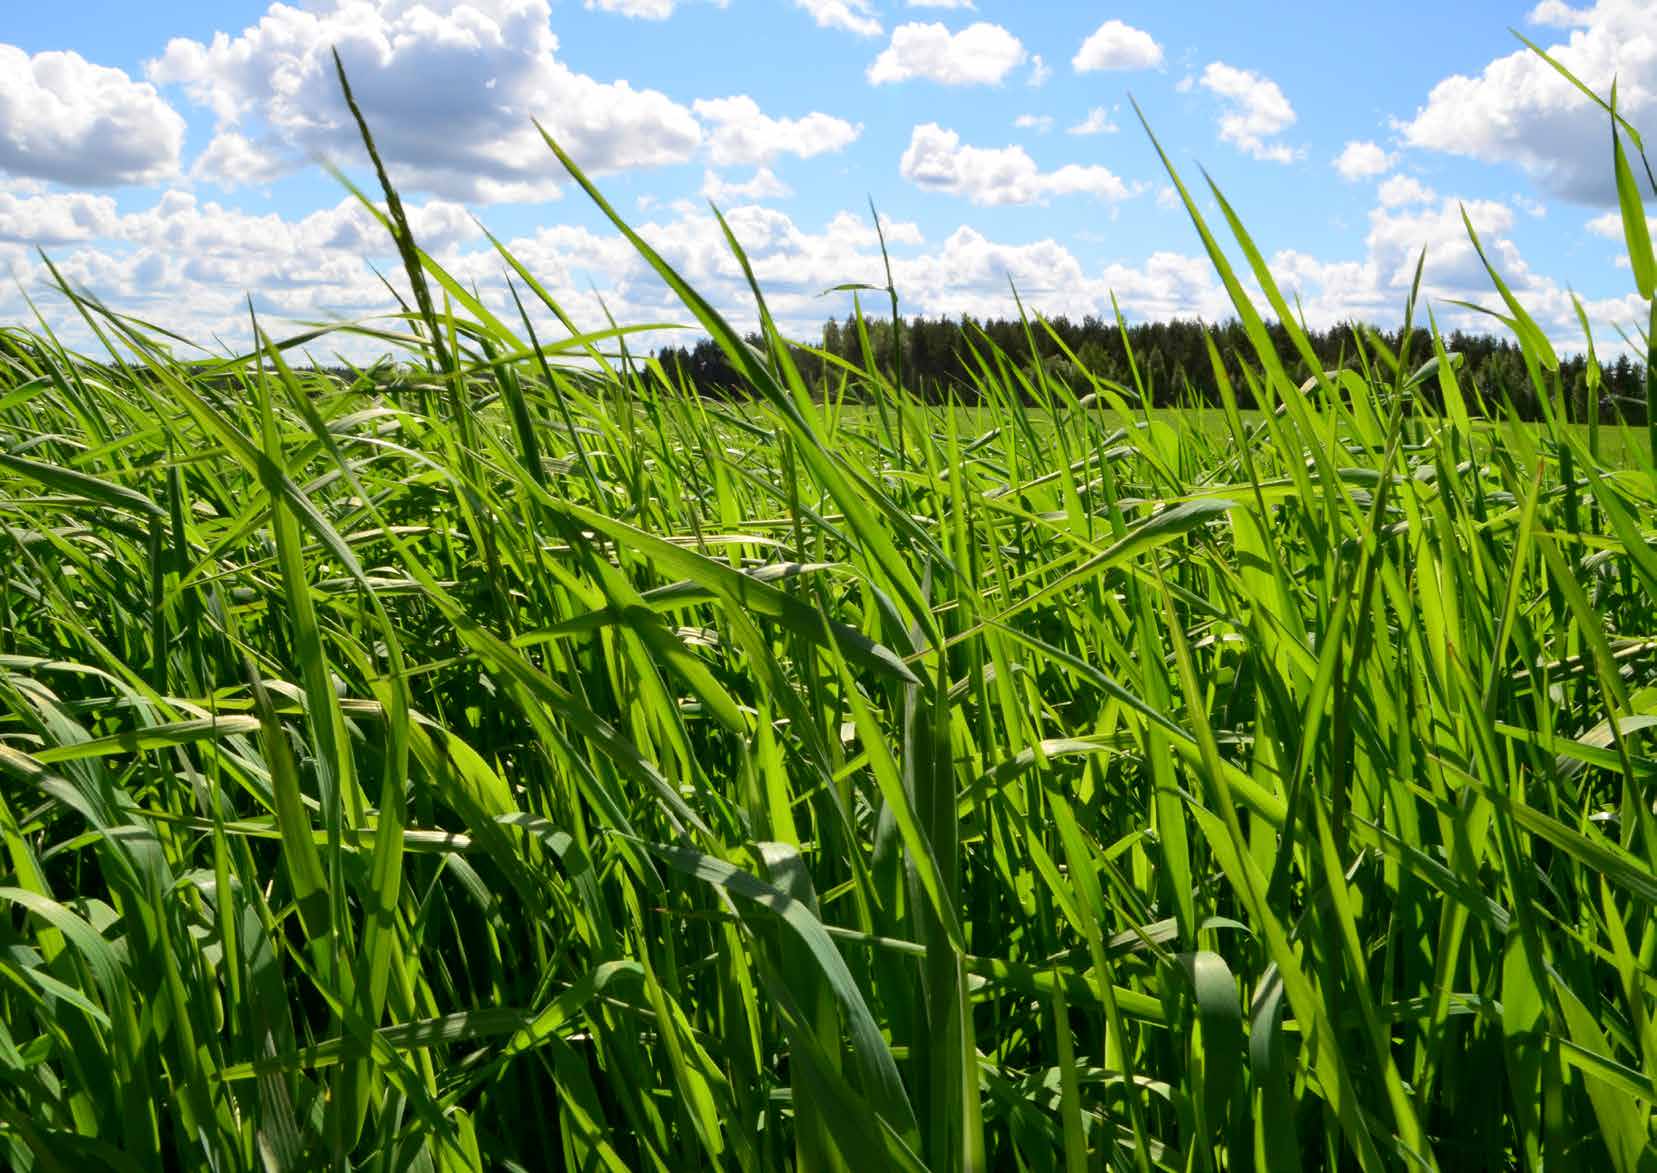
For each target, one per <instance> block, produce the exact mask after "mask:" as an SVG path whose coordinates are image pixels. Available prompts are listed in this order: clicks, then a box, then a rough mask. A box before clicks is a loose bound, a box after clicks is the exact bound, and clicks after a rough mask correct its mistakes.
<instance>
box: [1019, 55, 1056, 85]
mask: <svg viewBox="0 0 1657 1173" xmlns="http://www.w3.org/2000/svg"><path fill="white" fill-rule="evenodd" d="M1052 76H1053V71H1052V69H1051V68H1049V67H1048V64H1047V62H1045V61H1043V60H1042V59H1041V54H1040V53H1037V54H1036V55H1035V56H1033V57H1031V58H1030V76H1029V78H1028V79H1027V80H1026V81H1025V84H1026V85H1028V86H1032V87H1035V88H1037V89H1039V88H1040V87H1042V86H1044V85H1046V84H1047V79H1048V78H1050V77H1052Z"/></svg>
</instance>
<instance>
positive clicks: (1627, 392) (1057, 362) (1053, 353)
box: [656, 315, 1646, 423]
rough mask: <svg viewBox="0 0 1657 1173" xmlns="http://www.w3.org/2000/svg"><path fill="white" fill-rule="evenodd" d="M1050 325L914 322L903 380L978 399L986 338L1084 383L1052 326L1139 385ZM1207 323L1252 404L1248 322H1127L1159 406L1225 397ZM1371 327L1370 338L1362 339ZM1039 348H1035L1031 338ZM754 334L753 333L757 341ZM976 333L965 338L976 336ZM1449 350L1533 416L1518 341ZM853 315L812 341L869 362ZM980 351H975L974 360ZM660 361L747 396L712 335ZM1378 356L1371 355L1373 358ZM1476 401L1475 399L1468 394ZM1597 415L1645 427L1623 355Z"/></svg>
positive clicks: (907, 334)
mask: <svg viewBox="0 0 1657 1173" xmlns="http://www.w3.org/2000/svg"><path fill="white" fill-rule="evenodd" d="M864 325H865V328H866V331H867V334H868V341H869V349H870V351H871V352H872V354H873V356H874V360H875V362H876V363H877V365H878V366H879V368H880V370H881V371H882V372H883V373H884V374H886V376H887V377H890V376H891V374H892V366H893V348H892V327H891V320H890V319H889V318H865V319H864ZM1048 325H1050V326H1051V327H1052V333H1051V334H1050V333H1048V331H1047V330H1046V329H1044V328H1043V327H1042V325H1041V324H1040V323H1032V324H1031V325H1030V327H1029V328H1028V331H1027V330H1026V326H1025V324H1024V323H1023V322H1020V321H1017V320H1012V321H1008V320H1004V319H995V320H989V321H982V320H978V319H972V318H963V319H961V320H951V319H948V318H935V319H933V318H921V317H916V318H910V319H908V320H906V321H904V323H903V328H902V331H901V340H902V342H901V361H902V365H903V382H904V385H905V386H906V387H908V388H909V389H910V390H911V391H914V392H916V393H918V394H920V395H922V396H923V397H924V398H926V399H928V400H930V401H933V402H944V401H948V400H951V399H954V400H956V401H960V402H969V403H970V402H972V401H973V400H974V398H975V397H976V392H975V376H977V375H978V374H979V369H980V368H979V365H978V364H979V362H980V360H982V361H984V362H987V363H990V364H991V366H992V370H993V367H994V364H995V362H996V361H997V360H996V359H995V358H994V357H993V351H992V349H991V348H990V347H988V346H986V345H984V340H985V339H988V340H989V342H991V343H993V344H994V349H995V350H999V351H1000V352H1001V353H1002V354H1003V355H1005V356H1006V360H1007V361H1010V362H1011V363H1013V364H1015V365H1016V366H1018V367H1019V368H1020V369H1021V370H1022V371H1024V372H1025V373H1026V374H1031V373H1033V370H1034V363H1035V362H1036V361H1039V362H1040V363H1041V365H1042V367H1043V368H1044V370H1045V371H1046V373H1047V374H1048V375H1049V376H1052V377H1056V378H1059V379H1062V380H1065V381H1066V382H1068V383H1069V384H1070V385H1071V386H1072V387H1081V386H1085V383H1086V379H1085V376H1083V375H1082V374H1081V372H1079V371H1077V370H1076V369H1075V367H1076V364H1074V363H1072V362H1071V360H1070V359H1069V358H1068V357H1067V356H1066V354H1065V352H1064V349H1063V348H1061V347H1060V346H1059V343H1058V342H1057V341H1056V340H1055V339H1054V337H1053V335H1054V334H1056V335H1057V336H1058V338H1059V339H1062V340H1063V341H1064V346H1065V347H1067V348H1068V349H1069V351H1070V352H1071V353H1072V354H1074V355H1075V356H1076V359H1077V360H1079V363H1080V365H1081V366H1082V367H1084V368H1085V369H1086V370H1088V371H1091V372H1092V373H1093V374H1095V375H1097V376H1099V377H1100V378H1103V379H1108V380H1111V381H1114V382H1117V383H1120V384H1122V385H1124V386H1127V387H1132V386H1133V385H1134V379H1133V375H1132V372H1131V371H1130V369H1129V364H1128V360H1127V353H1126V351H1125V349H1124V347H1123V341H1122V334H1121V332H1120V331H1119V330H1118V329H1117V326H1116V323H1115V322H1113V321H1106V320H1104V319H1101V318H1097V317H1093V316H1091V315H1090V316H1088V317H1085V318H1083V319H1081V320H1080V321H1076V320H1074V319H1071V318H1065V317H1059V318H1051V319H1048ZM1267 329H1268V330H1269V332H1270V334H1271V337H1272V340H1273V341H1274V342H1275V343H1276V346H1277V353H1278V356H1279V357H1280V358H1281V359H1282V361H1283V364H1284V367H1285V369H1286V370H1287V371H1289V373H1290V374H1291V375H1293V376H1294V377H1296V378H1297V379H1304V378H1306V377H1307V376H1309V375H1310V374H1311V372H1310V371H1309V370H1307V369H1305V363H1304V362H1302V361H1301V358H1300V355H1299V353H1298V352H1297V351H1296V349H1295V347H1294V344H1293V343H1292V342H1291V341H1290V339H1289V334H1288V331H1287V330H1285V329H1284V328H1283V327H1282V326H1281V325H1278V324H1276V323H1272V324H1269V325H1268V327H1267ZM1205 330H1212V331H1213V333H1214V336H1215V342H1216V343H1217V344H1218V347H1219V350H1220V353H1221V355H1222V356H1224V358H1225V361H1226V364H1227V366H1228V369H1229V370H1230V373H1231V375H1232V378H1233V385H1234V386H1235V387H1236V390H1237V394H1238V398H1239V402H1241V403H1243V404H1244V405H1245V406H1246V405H1247V404H1248V402H1249V398H1250V396H1249V392H1248V389H1247V386H1246V385H1245V384H1244V383H1243V381H1242V380H1241V379H1240V378H1239V377H1238V376H1239V370H1238V365H1237V362H1238V360H1237V356H1238V355H1240V354H1241V355H1250V356H1252V354H1253V350H1252V348H1251V347H1250V346H1249V343H1248V339H1247V336H1246V334H1245V333H1244V330H1243V326H1242V324H1241V323H1240V322H1237V321H1235V320H1233V321H1229V322H1226V323H1223V324H1221V325H1218V326H1205V325H1203V324H1202V323H1199V322H1197V321H1194V320H1175V321H1169V322H1141V323H1137V324H1134V325H1130V326H1128V328H1127V336H1128V342H1129V344H1130V345H1131V346H1132V349H1133V357H1134V362H1135V363H1137V364H1138V367H1139V375H1140V379H1141V380H1142V381H1143V384H1144V386H1145V387H1146V388H1147V390H1148V391H1149V393H1150V396H1151V399H1152V402H1153V405H1155V406H1159V407H1162V406H1193V405H1198V404H1211V405H1218V404H1219V392H1218V389H1217V388H1216V387H1215V386H1214V377H1213V372H1212V368H1211V366H1210V364H1209V360H1208V352H1207V348H1206V347H1205V345H1204V343H1203V332H1204V331H1205ZM1354 330H1355V327H1354V326H1353V325H1352V324H1350V323H1348V324H1343V325H1340V326H1336V327H1333V328H1331V329H1329V330H1322V331H1311V332H1310V334H1309V337H1310V340H1311V343H1312V346H1313V349H1314V350H1315V351H1316V353H1317V355H1318V358H1319V360H1320V361H1321V362H1322V364H1323V366H1324V369H1326V370H1333V369H1335V368H1336V367H1338V366H1342V365H1344V366H1349V367H1350V366H1355V365H1357V363H1358V361H1359V360H1358V354H1357V347H1356V345H1355V343H1354V341H1353V336H1354ZM1375 334H1376V335H1377V336H1379V337H1380V338H1381V339H1382V340H1383V341H1384V342H1385V343H1386V345H1387V347H1388V348H1389V349H1391V350H1393V351H1394V352H1395V353H1396V351H1397V348H1398V346H1399V343H1400V340H1401V331H1398V330H1391V331H1384V330H1378V331H1375ZM1367 337H1368V335H1367V334H1366V339H1367ZM1032 339H1033V340H1034V343H1035V351H1036V354H1035V356H1034V359H1032V355H1031V340H1032ZM751 340H752V341H755V342H758V338H757V337H755V338H753V339H751ZM969 340H970V344H969ZM1444 341H1445V347H1446V349H1447V350H1448V351H1450V352H1451V353H1452V354H1457V353H1459V354H1460V355H1461V356H1462V363H1463V365H1462V367H1461V370H1460V374H1459V376H1458V378H1459V379H1460V380H1461V382H1462V384H1463V386H1464V388H1465V387H1467V386H1469V385H1470V386H1472V387H1476V388H1477V389H1478V390H1479V391H1480V393H1481V394H1483V395H1484V396H1485V397H1486V399H1487V401H1488V402H1489V403H1490V407H1491V410H1492V411H1496V410H1499V408H1498V407H1497V405H1498V404H1499V403H1500V402H1501V399H1502V396H1503V394H1504V393H1505V394H1506V395H1507V396H1509V397H1511V398H1512V400H1513V403H1514V406H1515V407H1516V408H1517V409H1518V411H1519V412H1520V414H1521V415H1524V416H1526V417H1530V416H1534V415H1535V414H1537V404H1536V401H1535V392H1534V390H1533V389H1532V387H1531V384H1530V380H1529V378H1528V377H1527V375H1526V373H1525V363H1524V359H1523V357H1522V355H1521V353H1520V351H1519V348H1518V346H1517V345H1516V344H1514V343H1513V342H1511V341H1509V340H1507V339H1505V338H1497V337H1494V336H1492V335H1486V334H1467V333H1462V332H1461V331H1456V332H1453V333H1451V334H1448V335H1446V336H1445V339H1444ZM862 346H863V344H862V342H861V340H860V338H859V333H858V329H857V326H856V323H855V322H854V321H853V320H852V319H850V318H848V319H847V320H846V321H844V322H838V321H835V320H834V319H832V318H831V319H830V320H829V321H828V323H827V324H826V325H825V326H824V327H823V334H822V338H821V340H820V341H819V342H818V343H816V347H817V349H820V350H822V351H825V352H827V353H829V354H832V355H836V356H837V357H840V358H843V359H846V360H847V361H849V362H852V363H854V364H857V365H859V366H862V365H863V364H864V361H865V358H864V355H863V353H862ZM975 351H976V355H977V357H975V356H974V352H975ZM1431 356H1432V350H1431V341H1430V339H1429V338H1428V337H1427V336H1426V335H1425V334H1424V333H1422V332H1420V331H1419V330H1418V331H1417V335H1416V338H1415V340H1414V341H1413V342H1412V344H1411V352H1410V357H1409V363H1410V365H1411V367H1412V368H1413V367H1414V366H1416V365H1418V364H1420V363H1421V362H1423V361H1425V360H1426V359H1428V358H1430V357H1431ZM656 357H657V359H658V360H659V361H660V362H661V364H662V366H663V367H664V368H665V369H666V371H667V373H668V374H669V376H670V377H673V378H675V379H676V380H678V379H682V380H683V381H684V382H685V383H686V384H687V385H689V386H691V387H693V388H695V389H696V390H697V391H698V392H699V393H701V394H704V395H708V396H713V397H721V398H725V397H732V396H741V395H742V394H743V391H742V390H741V382H742V381H741V379H740V378H739V377H738V376H737V374H736V372H735V371H734V370H733V369H732V368H731V366H730V364H729V362H727V361H726V359H725V356H724V354H723V353H722V352H721V351H720V350H719V347H718V346H717V345H715V344H714V343H713V342H712V341H711V340H709V339H702V340H701V341H699V342H697V343H696V344H695V345H693V346H689V347H683V346H680V347H672V346H670V347H665V348H663V349H662V350H660V351H658V352H657V355H656ZM1373 359H1374V356H1373V354H1371V360H1372V361H1373ZM795 360H796V362H797V363H798V364H799V366H800V369H801V373H802V374H803V375H804V376H805V378H806V379H807V380H808V382H809V383H810V384H811V385H812V386H814V387H822V386H824V385H825V383H824V380H825V378H827V379H828V380H830V383H829V385H832V384H833V383H837V382H838V379H839V375H838V373H837V371H836V368H834V367H833V366H832V365H831V364H829V363H827V362H824V361H823V360H822V359H821V358H819V357H818V356H817V355H815V354H812V353H810V351H808V350H805V349H801V350H798V351H796V352H795ZM1560 375H1561V385H1562V387H1563V388H1564V390H1565V392H1566V394H1567V396H1568V397H1569V399H1570V401H1571V402H1570V411H1571V418H1572V419H1575V420H1578V421H1581V420H1585V419H1586V417H1587V412H1588V402H1589V395H1588V387H1587V362H1586V359H1585V358H1584V357H1583V356H1581V355H1574V356H1572V357H1570V358H1566V359H1563V360H1561V363H1560ZM1425 391H1426V393H1427V394H1428V395H1429V397H1431V396H1434V395H1436V394H1437V384H1436V380H1434V381H1431V382H1430V384H1429V385H1428V386H1427V387H1426V388H1425ZM1470 406H1471V401H1470ZM1600 414H1601V417H1602V419H1604V420H1605V421H1608V422H1609V421H1614V420H1617V419H1619V418H1620V419H1622V420H1624V421H1625V422H1628V423H1643V422H1644V421H1645V416H1646V391H1645V367H1644V365H1643V364H1641V363H1636V362H1633V361H1632V360H1630V359H1629V358H1628V356H1627V355H1626V354H1625V355H1621V356H1619V357H1618V358H1616V359H1614V360H1609V361H1604V362H1602V363H1601V370H1600Z"/></svg>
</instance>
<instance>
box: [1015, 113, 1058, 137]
mask: <svg viewBox="0 0 1657 1173" xmlns="http://www.w3.org/2000/svg"><path fill="white" fill-rule="evenodd" d="M1013 125H1014V126H1016V127H1017V128H1018V129H1019V130H1033V131H1035V132H1036V133H1037V134H1046V133H1047V132H1048V131H1050V130H1052V129H1053V116H1052V115H1051V114H1020V115H1019V116H1018V117H1017V118H1015V119H1013Z"/></svg>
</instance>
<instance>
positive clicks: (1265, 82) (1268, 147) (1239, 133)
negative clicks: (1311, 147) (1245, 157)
mask: <svg viewBox="0 0 1657 1173" xmlns="http://www.w3.org/2000/svg"><path fill="white" fill-rule="evenodd" d="M1199 84H1200V85H1201V86H1202V87H1203V89H1205V90H1208V91H1209V92H1211V93H1213V94H1215V95H1216V96H1217V97H1219V99H1220V100H1221V102H1222V103H1223V106H1224V112H1223V113H1222V114H1221V115H1220V139H1221V140H1222V141H1224V142H1228V143H1231V144H1232V145H1233V146H1235V147H1236V148H1237V149H1238V150H1241V151H1244V152H1246V153H1247V154H1249V155H1252V156H1254V158H1256V159H1262V160H1265V161H1267V162H1271V163H1291V162H1293V161H1294V160H1295V159H1296V158H1298V157H1299V154H1300V153H1299V152H1298V151H1296V150H1295V149H1294V148H1292V147H1290V146H1289V145H1288V144H1286V143H1281V142H1273V141H1271V140H1273V139H1275V138H1276V136H1278V135H1280V134H1282V133H1283V132H1284V131H1285V130H1287V129H1288V128H1289V127H1291V126H1293V125H1294V123H1295V111H1294V107H1293V106H1291V105H1289V99H1288V98H1287V97H1285V96H1284V94H1283V91H1282V90H1281V89H1279V88H1278V85H1277V83H1276V82H1274V81H1272V80H1271V78H1269V77H1265V76H1264V75H1262V74H1258V73H1255V72H1253V71H1251V70H1247V69H1237V68H1235V67H1234V66H1230V65H1227V64H1226V63H1225V62H1223V61H1214V62H1211V63H1210V64H1209V65H1208V66H1207V67H1206V68H1205V69H1204V70H1203V71H1202V77H1201V78H1200V79H1199Z"/></svg>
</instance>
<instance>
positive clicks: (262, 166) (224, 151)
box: [190, 130, 294, 188]
mask: <svg viewBox="0 0 1657 1173" xmlns="http://www.w3.org/2000/svg"><path fill="white" fill-rule="evenodd" d="M293 163H294V161H293V160H292V159H291V158H286V157H284V156H283V154H282V152H281V150H280V148H273V147H272V145H271V144H268V143H256V142H254V141H253V140H252V139H250V138H248V137H247V136H246V135H244V134H242V133H240V132H239V131H234V130H224V131H220V132H219V133H218V134H216V135H214V136H213V141H212V142H210V143H208V144H207V149H206V150H205V151H203V152H202V153H201V154H200V155H198V156H196V161H195V162H194V163H192V164H191V165H190V174H191V176H192V177H194V178H196V179H204V180H206V181H207V182H209V183H216V184H218V185H219V186H220V187H224V188H234V187H241V186H243V185H250V186H255V187H257V186H259V185H262V184H267V183H271V182H273V181H274V180H276V179H278V178H280V177H281V176H282V175H283V174H284V173H285V172H287V171H288V170H289V169H291V168H292V167H293Z"/></svg>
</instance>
